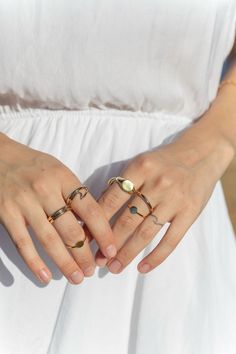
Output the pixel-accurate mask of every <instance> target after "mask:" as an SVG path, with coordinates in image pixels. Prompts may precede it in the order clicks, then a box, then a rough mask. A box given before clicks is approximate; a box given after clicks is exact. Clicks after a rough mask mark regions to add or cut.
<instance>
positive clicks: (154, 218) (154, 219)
mask: <svg viewBox="0 0 236 354" xmlns="http://www.w3.org/2000/svg"><path fill="white" fill-rule="evenodd" d="M150 216H151V217H152V218H153V220H152V221H153V222H154V224H156V225H160V226H164V225H165V224H162V223H161V222H159V221H158V217H157V216H156V215H155V214H150Z"/></svg>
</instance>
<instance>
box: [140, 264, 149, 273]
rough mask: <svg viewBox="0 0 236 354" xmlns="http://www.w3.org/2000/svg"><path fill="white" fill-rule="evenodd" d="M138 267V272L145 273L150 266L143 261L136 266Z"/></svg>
mask: <svg viewBox="0 0 236 354" xmlns="http://www.w3.org/2000/svg"><path fill="white" fill-rule="evenodd" d="M138 269H139V271H140V272H142V273H146V272H148V271H149V270H150V269H151V266H150V264H148V263H143V264H142V265H140V266H139V267H138Z"/></svg>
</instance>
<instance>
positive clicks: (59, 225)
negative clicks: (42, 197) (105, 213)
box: [43, 195, 96, 276]
mask: <svg viewBox="0 0 236 354" xmlns="http://www.w3.org/2000/svg"><path fill="white" fill-rule="evenodd" d="M63 205H65V200H64V199H63V198H62V196H56V197H55V196H54V195H51V198H50V197H49V198H48V199H47V203H45V202H44V203H43V208H44V210H45V212H46V213H47V215H51V214H52V213H54V212H55V211H56V210H58V209H60V208H61V207H62V206H63ZM52 225H53V226H54V228H55V229H56V230H57V232H58V234H59V235H60V237H61V238H62V240H63V242H64V244H67V245H71V246H73V245H75V244H76V243H77V242H78V241H81V240H84V239H85V233H84V231H83V228H82V227H81V225H80V224H79V223H78V221H77V219H76V217H75V216H74V214H73V213H72V212H71V211H68V212H66V213H64V214H63V215H61V216H60V217H58V218H57V219H55V220H54V222H53V224H52ZM68 249H69V252H71V254H72V255H73V258H74V259H75V261H76V263H77V264H78V265H79V266H80V268H81V269H82V271H83V273H84V275H86V276H91V275H93V273H94V270H95V266H96V264H95V261H94V257H93V254H92V252H91V249H90V246H89V242H88V240H87V239H85V242H84V244H83V246H82V247H80V248H68Z"/></svg>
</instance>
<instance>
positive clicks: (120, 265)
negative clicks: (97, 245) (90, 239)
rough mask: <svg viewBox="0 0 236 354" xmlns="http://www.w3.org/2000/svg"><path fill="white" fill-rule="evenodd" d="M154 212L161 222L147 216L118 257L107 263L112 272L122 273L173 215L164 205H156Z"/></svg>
mask: <svg viewBox="0 0 236 354" xmlns="http://www.w3.org/2000/svg"><path fill="white" fill-rule="evenodd" d="M153 214H154V215H155V216H156V217H157V219H158V223H159V224H157V219H154V218H153V217H152V216H151V215H149V216H147V217H146V218H145V220H144V221H143V222H142V223H141V224H140V225H139V226H138V227H137V229H136V230H135V232H134V233H133V235H132V236H131V237H130V238H129V239H128V241H127V242H126V243H125V244H124V246H123V247H122V248H121V249H120V250H119V251H118V253H117V255H116V257H115V258H114V259H113V260H112V261H109V262H108V263H107V266H108V268H109V270H110V271H111V272H112V273H120V272H121V271H122V270H123V269H124V268H125V267H126V266H127V265H128V264H129V263H130V262H131V261H132V260H133V259H134V258H135V257H136V256H137V255H138V254H139V253H140V252H141V251H142V250H143V249H144V248H145V247H146V246H147V245H148V244H149V243H150V242H151V241H152V240H153V239H154V237H155V236H156V235H157V233H158V232H159V231H160V229H161V228H162V227H163V226H164V224H165V222H167V221H168V220H170V219H171V218H172V217H173V215H172V214H171V212H170V210H168V209H167V208H165V207H164V206H158V207H156V208H155V209H154V211H153ZM154 221H155V223H154Z"/></svg>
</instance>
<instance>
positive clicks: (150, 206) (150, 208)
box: [136, 191, 153, 215]
mask: <svg viewBox="0 0 236 354" xmlns="http://www.w3.org/2000/svg"><path fill="white" fill-rule="evenodd" d="M136 194H137V195H138V196H139V197H140V198H141V199H142V200H143V201H144V202H145V203H146V205H147V207H148V209H149V214H148V215H150V214H151V213H152V212H153V207H152V204H151V203H150V202H149V200H148V199H147V198H146V197H145V195H144V194H142V193H141V192H140V191H136Z"/></svg>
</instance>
